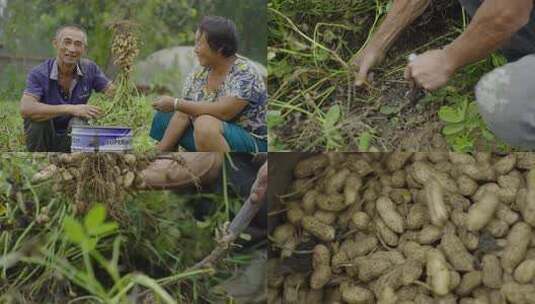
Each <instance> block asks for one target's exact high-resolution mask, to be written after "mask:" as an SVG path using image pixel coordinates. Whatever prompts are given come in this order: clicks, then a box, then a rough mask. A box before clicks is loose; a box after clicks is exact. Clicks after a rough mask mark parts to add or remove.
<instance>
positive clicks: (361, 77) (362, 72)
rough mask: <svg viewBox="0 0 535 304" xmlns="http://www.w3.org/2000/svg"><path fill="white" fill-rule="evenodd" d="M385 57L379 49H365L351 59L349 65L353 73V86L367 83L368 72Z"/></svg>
mask: <svg viewBox="0 0 535 304" xmlns="http://www.w3.org/2000/svg"><path fill="white" fill-rule="evenodd" d="M384 57H385V55H384V52H383V51H382V50H380V49H375V48H370V47H366V48H364V50H362V52H361V53H360V54H358V55H357V56H354V57H353V58H352V59H351V62H350V65H351V67H352V69H353V72H354V73H355V85H356V86H361V85H362V84H364V83H366V82H367V81H368V72H369V71H370V69H371V68H373V67H374V66H375V65H376V64H379V63H381V61H383V59H384Z"/></svg>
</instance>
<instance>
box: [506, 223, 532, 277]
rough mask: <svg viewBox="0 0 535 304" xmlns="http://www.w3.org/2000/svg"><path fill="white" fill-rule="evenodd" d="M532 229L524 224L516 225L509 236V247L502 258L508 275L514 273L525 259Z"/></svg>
mask: <svg viewBox="0 0 535 304" xmlns="http://www.w3.org/2000/svg"><path fill="white" fill-rule="evenodd" d="M531 231H532V230H531V227H530V226H529V225H528V224H526V223H524V222H519V223H516V224H515V225H514V226H513V227H512V228H511V230H510V231H509V234H508V235H507V246H506V247H505V249H504V252H503V256H502V257H501V262H502V267H503V269H504V270H505V272H507V273H513V270H514V269H515V268H516V266H517V265H518V264H520V262H522V260H524V257H525V256H526V251H527V249H528V246H529V243H530V241H531Z"/></svg>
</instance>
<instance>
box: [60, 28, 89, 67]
mask: <svg viewBox="0 0 535 304" xmlns="http://www.w3.org/2000/svg"><path fill="white" fill-rule="evenodd" d="M54 47H55V48H56V50H57V54H58V57H59V59H60V60H61V61H62V62H64V63H67V64H75V63H76V62H77V61H78V60H80V58H81V57H82V55H83V53H84V52H85V43H84V33H82V32H81V31H79V30H76V29H71V28H65V29H63V30H62V31H61V33H60V34H59V37H58V38H57V39H54Z"/></svg>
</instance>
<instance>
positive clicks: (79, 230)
mask: <svg viewBox="0 0 535 304" xmlns="http://www.w3.org/2000/svg"><path fill="white" fill-rule="evenodd" d="M63 231H64V232H65V236H66V237H67V239H68V240H69V241H71V242H73V243H76V244H79V245H81V244H82V243H83V242H84V240H85V239H86V238H87V237H86V235H85V232H84V228H83V227H82V225H81V224H80V223H79V222H78V221H77V220H75V219H74V218H72V217H70V216H66V217H65V218H64V219H63Z"/></svg>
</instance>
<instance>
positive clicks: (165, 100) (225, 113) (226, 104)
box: [152, 96, 248, 121]
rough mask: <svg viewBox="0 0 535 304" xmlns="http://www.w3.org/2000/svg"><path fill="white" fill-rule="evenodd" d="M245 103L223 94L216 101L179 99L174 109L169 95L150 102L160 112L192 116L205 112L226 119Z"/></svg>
mask: <svg viewBox="0 0 535 304" xmlns="http://www.w3.org/2000/svg"><path fill="white" fill-rule="evenodd" d="M247 104H248V102H247V101H246V100H243V99H239V98H236V97H232V96H224V97H221V98H219V99H218V100H217V101H216V102H207V101H189V100H179V102H178V103H177V106H176V109H175V108H174V107H175V99H174V98H173V97H171V96H162V97H160V98H159V99H158V100H157V101H155V102H153V103H152V107H153V108H155V109H156V110H158V111H162V112H172V111H180V112H182V113H185V114H188V115H190V116H194V117H195V116H200V115H205V114H206V115H212V116H214V117H215V118H218V119H220V120H224V121H228V120H231V119H233V118H234V117H236V115H238V114H239V113H240V112H241V111H242V110H243V109H244V108H245V107H246V106H247Z"/></svg>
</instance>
